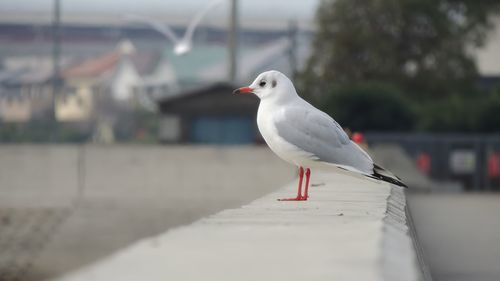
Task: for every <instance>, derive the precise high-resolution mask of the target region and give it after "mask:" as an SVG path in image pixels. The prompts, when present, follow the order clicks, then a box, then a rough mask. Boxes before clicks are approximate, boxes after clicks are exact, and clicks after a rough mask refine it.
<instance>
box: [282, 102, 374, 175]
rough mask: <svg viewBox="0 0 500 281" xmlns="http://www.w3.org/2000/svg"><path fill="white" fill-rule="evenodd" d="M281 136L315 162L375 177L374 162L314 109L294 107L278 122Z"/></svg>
mask: <svg viewBox="0 0 500 281" xmlns="http://www.w3.org/2000/svg"><path fill="white" fill-rule="evenodd" d="M275 126H276V129H277V132H278V135H279V136H281V137H282V138H283V139H285V140H286V141H287V142H289V143H291V144H293V145H295V146H296V147H298V148H299V149H301V150H304V151H305V152H307V153H308V154H310V155H312V156H311V159H312V160H316V161H323V162H328V163H332V164H337V165H341V166H350V167H354V168H356V169H357V170H359V171H361V172H364V173H368V174H371V173H372V171H373V161H372V159H371V158H370V156H369V155H368V154H367V153H366V152H365V151H364V150H362V149H361V148H359V147H358V146H357V145H356V144H355V143H353V142H351V140H350V139H349V137H348V136H347V134H346V133H345V132H344V130H343V129H342V127H340V125H339V124H338V123H337V122H336V121H335V120H333V118H331V117H330V116H328V115H327V114H326V113H324V112H322V111H319V110H318V109H316V108H314V107H312V106H310V107H306V108H304V107H290V108H287V109H284V111H283V114H282V115H281V116H280V118H278V120H275Z"/></svg>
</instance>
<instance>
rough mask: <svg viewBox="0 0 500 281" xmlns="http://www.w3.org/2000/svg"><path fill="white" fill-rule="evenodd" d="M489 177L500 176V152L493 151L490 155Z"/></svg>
mask: <svg viewBox="0 0 500 281" xmlns="http://www.w3.org/2000/svg"><path fill="white" fill-rule="evenodd" d="M488 177H489V178H490V179H491V178H498V177H500V154H498V153H491V154H490V156H489V157H488Z"/></svg>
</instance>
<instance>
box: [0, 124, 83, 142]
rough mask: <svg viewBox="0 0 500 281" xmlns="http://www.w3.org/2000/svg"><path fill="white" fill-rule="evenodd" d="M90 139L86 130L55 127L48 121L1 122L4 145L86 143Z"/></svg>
mask: <svg viewBox="0 0 500 281" xmlns="http://www.w3.org/2000/svg"><path fill="white" fill-rule="evenodd" d="M88 138H89V134H88V132H87V131H86V130H82V129H81V128H76V127H73V126H69V125H65V124H61V123H59V124H56V125H55V126H54V125H53V124H52V123H51V122H50V121H48V120H33V121H30V122H27V123H1V122H0V142H3V143H14V142H16V143H19V142H26V143H48V142H84V141H86V140H87V139H88Z"/></svg>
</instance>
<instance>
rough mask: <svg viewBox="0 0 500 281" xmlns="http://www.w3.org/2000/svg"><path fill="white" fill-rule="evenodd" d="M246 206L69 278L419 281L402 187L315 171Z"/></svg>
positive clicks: (70, 280)
mask: <svg viewBox="0 0 500 281" xmlns="http://www.w3.org/2000/svg"><path fill="white" fill-rule="evenodd" d="M312 183H313V185H314V186H313V187H312V188H311V192H310V198H309V200H308V201H302V202H279V201H277V200H276V199H277V198H283V197H290V196H292V195H294V193H295V192H296V185H295V182H293V183H291V184H289V185H287V186H286V187H284V188H282V189H280V190H278V191H275V192H271V193H269V194H268V195H266V196H264V197H262V198H260V199H258V200H256V201H254V202H252V203H250V204H248V205H245V206H242V207H239V208H234V209H227V210H224V211H222V212H220V213H218V214H215V215H213V216H210V217H208V218H204V219H201V220H199V221H197V222H195V223H193V224H190V225H187V226H183V227H179V228H175V229H172V230H170V231H167V232H165V233H162V234H160V235H157V236H154V237H151V238H147V239H144V240H142V241H139V242H137V243H135V244H133V245H131V246H129V247H127V248H125V249H122V250H120V251H118V252H116V253H115V254H113V255H111V256H110V257H107V258H105V259H102V260H100V261H98V262H96V263H94V264H92V265H90V266H87V267H84V268H81V269H79V270H77V271H75V272H73V273H70V274H68V275H66V276H64V277H63V278H61V279H59V280H63V281H87V280H93V281H100V280H102V281H107V280H122V281H127V280H148V281H152V280H217V281H220V280H252V281H253V280H286V281H293V280H374V281H377V280H381V281H382V280H385V281H392V280H394V281H405V280H408V281H413V280H420V279H421V277H422V275H421V273H420V268H419V265H418V262H417V257H416V251H415V248H414V246H413V243H412V237H411V236H410V234H409V231H408V219H407V214H406V212H405V209H406V199H405V194H404V192H403V190H402V189H401V188H400V187H395V186H390V185H389V184H387V183H381V182H377V181H369V180H363V179H356V178H353V177H350V176H346V175H338V174H317V173H314V172H313V180H312Z"/></svg>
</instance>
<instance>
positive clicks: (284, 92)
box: [233, 70, 406, 201]
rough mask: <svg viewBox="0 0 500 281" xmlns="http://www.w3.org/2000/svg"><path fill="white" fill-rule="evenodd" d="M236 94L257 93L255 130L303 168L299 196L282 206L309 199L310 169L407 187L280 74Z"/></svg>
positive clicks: (269, 75)
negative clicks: (379, 164) (258, 102)
mask: <svg viewBox="0 0 500 281" xmlns="http://www.w3.org/2000/svg"><path fill="white" fill-rule="evenodd" d="M233 93H234V94H249V93H253V94H255V95H256V96H257V97H258V98H259V99H260V104H259V109H258V111H257V126H258V128H259V131H260V133H261V135H262V137H263V138H264V140H265V141H266V143H267V145H268V146H269V147H270V148H271V150H272V151H273V152H274V153H276V154H277V155H278V156H279V157H280V158H282V159H283V160H285V161H287V162H289V163H291V164H293V165H296V166H297V167H299V184H298V191H297V196H296V197H294V198H286V199H278V200H279V201H305V200H307V199H308V197H309V194H308V189H309V179H310V176H311V169H319V170H329V171H336V172H340V173H347V174H350V175H358V176H362V177H368V178H371V179H376V180H382V181H386V182H389V183H391V184H395V185H398V186H403V187H406V185H405V184H404V183H403V182H402V181H401V179H399V178H398V177H396V176H394V175H393V174H392V173H390V172H389V171H387V170H385V169H383V168H382V167H380V166H378V165H377V164H375V163H374V162H373V160H372V158H371V157H370V156H369V155H368V153H366V152H365V151H364V150H363V149H361V148H360V147H359V146H358V145H357V144H356V143H354V142H353V141H351V140H350V139H349V137H348V136H347V134H346V133H345V132H344V130H343V129H342V127H340V125H339V124H338V123H337V122H336V121H335V120H334V119H333V118H332V117H330V116H329V115H328V114H326V113H324V112H323V111H321V110H319V109H317V108H315V107H314V106H312V105H311V104H309V103H308V102H307V101H305V100H303V99H302V98H301V97H300V96H299V95H298V94H297V91H296V90H295V87H294V86H293V83H292V81H290V79H288V77H286V76H285V75H284V74H282V73H281V72H279V71H275V70H271V71H267V72H264V73H261V74H259V76H257V78H256V79H255V80H254V81H253V82H252V84H251V85H250V86H248V87H242V88H239V89H236V90H234V92H233ZM304 175H305V176H306V179H305V188H304V194H302V181H303V177H304Z"/></svg>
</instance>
